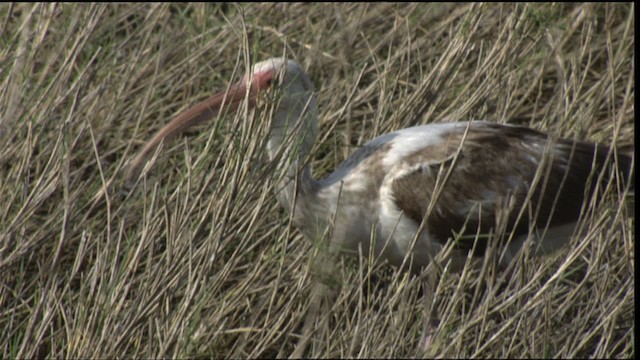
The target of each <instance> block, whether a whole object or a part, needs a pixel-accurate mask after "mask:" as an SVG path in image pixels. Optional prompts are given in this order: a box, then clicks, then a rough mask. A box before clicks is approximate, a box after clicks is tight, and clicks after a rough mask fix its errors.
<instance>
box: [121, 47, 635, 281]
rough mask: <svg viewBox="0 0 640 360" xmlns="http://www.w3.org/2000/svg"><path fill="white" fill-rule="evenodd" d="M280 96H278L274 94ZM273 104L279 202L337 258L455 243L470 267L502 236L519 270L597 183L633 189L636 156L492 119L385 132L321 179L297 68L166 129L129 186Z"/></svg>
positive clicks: (279, 66) (561, 233)
mask: <svg viewBox="0 0 640 360" xmlns="http://www.w3.org/2000/svg"><path fill="white" fill-rule="evenodd" d="M265 94H277V96H264V95H265ZM245 100H246V102H247V106H249V107H250V108H256V107H259V106H260V104H261V103H263V102H271V105H272V106H273V113H272V117H271V118H272V120H271V129H270V134H269V139H268V142H267V156H268V157H269V159H270V160H273V161H277V162H278V164H279V167H278V169H280V170H281V171H283V172H284V176H282V177H281V180H280V183H279V184H278V185H279V186H278V187H277V189H278V191H277V193H276V198H277V200H278V202H279V203H280V205H281V206H282V208H284V209H285V210H286V211H287V212H288V213H289V214H290V215H291V218H292V220H293V224H294V225H295V226H296V227H297V228H298V229H299V230H300V231H301V232H302V234H303V235H304V236H305V237H306V238H308V239H317V238H320V237H322V234H324V232H325V229H326V228H327V227H328V226H331V227H332V230H333V231H332V235H331V238H330V240H329V243H330V246H329V247H330V248H331V249H333V251H335V252H338V253H343V254H349V253H351V254H357V253H363V254H369V253H373V254H374V255H375V256H376V257H377V258H379V259H382V260H384V261H387V262H389V263H390V264H392V265H395V266H402V267H406V268H408V269H410V270H411V271H419V270H420V269H423V268H425V267H426V266H428V265H429V264H430V263H431V262H432V261H433V259H434V258H435V257H436V256H437V255H438V253H439V252H441V251H442V250H443V248H445V247H446V246H447V244H449V243H451V242H454V243H453V247H452V248H453V250H452V252H451V254H452V255H451V256H450V257H449V258H448V259H449V261H451V262H452V263H453V264H454V265H453V266H454V267H457V268H459V267H461V266H462V265H463V264H464V259H466V258H467V255H468V254H469V253H470V252H471V253H472V255H473V256H476V255H482V254H483V252H484V251H485V249H487V247H488V246H489V245H490V244H491V241H498V240H492V239H495V238H497V236H489V235H490V234H494V235H495V234H497V233H499V232H500V231H499V230H500V229H501V230H502V231H501V233H503V234H508V235H509V236H508V239H507V240H503V241H502V242H501V243H500V245H501V247H502V250H503V252H502V257H501V259H502V260H501V263H505V264H508V263H509V262H510V261H511V260H512V259H513V258H514V257H515V256H516V255H517V254H518V252H519V251H521V249H522V248H523V247H524V246H525V242H526V241H527V239H531V242H530V244H532V246H533V253H534V254H546V253H550V252H553V251H555V250H556V249H559V248H560V247H562V246H563V245H564V244H565V243H567V242H568V241H569V239H570V238H571V235H572V234H574V233H575V231H576V224H577V221H578V219H579V217H580V214H581V209H582V207H583V205H584V204H585V203H586V202H587V201H589V200H590V199H591V197H592V195H593V194H594V193H595V192H596V189H597V183H598V181H597V177H598V175H599V174H600V173H602V172H604V171H610V170H614V171H617V172H618V173H619V175H620V177H621V178H622V179H623V180H626V181H627V183H628V184H630V186H629V187H630V188H632V187H633V183H634V182H633V167H632V164H633V160H632V156H630V155H629V154H625V153H622V152H615V151H613V150H615V149H614V148H612V147H610V146H608V145H604V144H596V143H591V142H584V141H578V140H569V139H562V138H556V137H552V136H550V135H548V134H545V133H543V132H540V131H537V130H534V129H531V128H527V127H522V126H516V125H506V124H497V123H492V122H487V121H466V122H464V121H463V122H451V123H432V124H427V125H419V126H414V127H409V128H405V129H401V130H398V131H394V132H391V133H387V134H384V135H381V136H379V137H377V138H375V139H373V140H370V141H369V142H368V143H366V144H364V145H363V146H362V147H360V148H359V149H357V150H356V151H355V152H354V153H353V154H352V155H351V156H350V157H349V158H347V159H346V160H345V161H344V162H343V163H342V164H341V165H340V166H339V167H338V168H337V169H336V171H335V172H333V173H332V174H330V175H328V176H327V177H325V178H324V179H319V180H317V179H314V178H313V177H312V175H311V174H312V173H311V168H310V165H309V162H308V161H305V159H306V157H307V156H309V155H310V154H309V153H310V151H311V149H312V145H313V144H314V141H315V139H316V135H317V133H318V125H317V123H318V121H317V118H318V102H317V99H316V93H315V87H314V85H313V82H312V81H311V79H310V78H309V76H308V75H307V74H306V72H305V71H304V69H303V68H302V67H301V66H300V64H298V63H297V62H296V61H294V60H290V59H284V58H271V59H268V60H265V61H262V62H258V63H256V64H255V65H254V66H253V67H252V71H251V72H250V73H248V74H245V75H244V76H242V78H241V79H240V80H239V81H238V82H237V83H235V84H233V85H231V86H230V87H229V88H228V89H227V91H223V92H220V93H217V94H215V95H213V96H211V97H209V98H207V99H205V100H203V101H201V102H199V103H197V104H196V105H194V106H192V107H191V108H190V109H188V110H186V111H184V112H183V113H181V114H179V115H178V116H177V117H175V118H174V119H173V120H172V121H170V122H169V123H168V124H167V125H166V126H164V127H163V128H162V129H160V130H159V131H158V132H157V133H156V134H155V135H154V136H153V137H152V138H151V139H150V140H149V141H148V142H147V143H146V144H145V145H144V147H143V148H142V149H141V150H140V151H139V153H138V154H137V156H136V157H135V158H134V159H133V160H132V161H131V163H130V166H129V168H128V170H127V174H126V179H127V183H128V184H129V186H132V184H133V183H135V181H136V180H137V179H138V178H139V176H140V174H141V171H142V169H143V167H144V165H145V163H146V162H147V160H148V158H149V157H150V156H151V154H152V153H153V152H154V150H155V149H156V147H157V146H158V145H159V144H160V143H162V142H165V141H168V139H170V138H171V137H174V136H175V135H176V134H179V133H181V132H182V131H184V130H186V129H188V128H190V127H191V126H193V125H195V124H197V123H202V122H204V121H207V120H211V119H212V118H215V117H216V116H217V115H218V114H220V113H221V112H222V111H223V109H224V110H225V111H237V110H238V109H239V108H240V106H241V104H242V103H243V102H244V101H245Z"/></svg>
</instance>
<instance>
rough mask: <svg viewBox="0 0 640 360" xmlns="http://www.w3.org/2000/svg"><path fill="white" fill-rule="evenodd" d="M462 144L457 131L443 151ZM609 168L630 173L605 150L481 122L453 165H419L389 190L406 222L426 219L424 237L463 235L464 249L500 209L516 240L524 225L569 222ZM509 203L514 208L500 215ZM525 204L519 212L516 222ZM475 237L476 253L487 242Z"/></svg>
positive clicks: (623, 158)
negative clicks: (437, 189)
mask: <svg viewBox="0 0 640 360" xmlns="http://www.w3.org/2000/svg"><path fill="white" fill-rule="evenodd" d="M462 139H463V131H460V132H454V133H451V134H450V138H449V139H448V140H449V141H447V142H446V143H447V144H448V148H447V150H446V151H448V152H450V153H452V154H453V153H455V152H456V151H457V149H458V146H459V144H460V143H461V142H462ZM429 151H430V149H429V148H425V149H422V150H420V153H422V154H423V156H424V157H425V158H427V157H429ZM431 151H434V149H431ZM439 151H442V149H439ZM419 157H420V154H414V155H412V156H411V158H413V161H419ZM443 158H444V157H443ZM614 163H615V164H616V165H617V168H618V170H620V171H621V172H622V173H623V176H624V177H625V179H626V178H627V177H628V176H629V174H630V173H632V168H631V164H632V161H631V158H630V157H629V156H627V155H625V154H621V153H618V154H617V162H614V159H613V157H612V154H609V148H608V147H607V146H603V145H596V144H591V143H585V142H578V141H571V140H565V139H558V140H553V139H550V138H549V137H548V136H547V135H545V134H543V133H540V132H538V131H535V130H532V129H527V128H520V127H507V126H501V125H497V124H483V126H482V127H472V128H471V129H470V130H469V133H468V134H467V136H466V138H464V142H462V145H461V151H460V152H459V154H458V157H457V158H456V159H455V160H451V159H450V160H449V161H446V162H443V163H438V164H429V162H427V161H425V162H424V164H425V165H424V166H423V167H418V168H416V170H415V171H414V172H412V173H410V174H407V175H405V176H402V177H400V178H398V179H396V180H395V181H394V182H393V192H394V195H395V199H396V204H397V206H398V207H399V208H400V209H401V210H402V211H403V212H404V214H405V215H406V216H408V217H409V218H411V219H412V220H414V221H416V222H417V223H421V222H422V220H423V219H425V220H426V221H427V224H426V225H427V227H428V229H429V233H430V235H431V236H433V237H435V238H436V239H438V240H439V241H443V242H444V241H446V240H447V239H448V238H451V237H453V234H454V233H457V234H459V233H460V232H461V231H462V230H463V229H464V234H466V235H471V236H468V237H463V238H462V240H461V241H460V242H459V244H458V245H459V247H461V248H466V249H470V248H472V246H473V240H475V238H476V237H475V236H474V235H475V234H477V233H480V234H489V233H490V232H492V231H495V228H496V214H497V213H498V212H499V211H505V210H507V211H508V215H507V220H506V224H505V225H506V229H505V230H506V231H508V233H510V232H515V235H521V234H526V233H527V232H528V231H529V228H530V226H531V225H534V226H539V227H544V226H546V225H547V224H548V225H549V226H555V225H562V224H565V223H569V222H573V221H576V220H577V219H578V217H579V215H580V211H581V208H582V204H583V202H584V200H585V197H589V196H591V194H592V193H593V191H594V189H595V187H596V185H597V184H596V180H597V178H598V175H599V173H600V172H601V171H602V170H603V168H604V167H605V166H606V167H607V168H613V166H614ZM451 166H453V169H451V172H450V174H449V177H448V178H447V180H446V183H445V184H444V186H443V187H442V188H441V189H442V190H441V191H440V193H439V194H435V193H434V189H435V187H436V181H438V180H437V176H436V175H435V174H438V172H440V174H441V176H442V175H443V174H446V173H447V171H448V170H449V168H450V167H451ZM605 171H608V169H606V170H605ZM537 172H539V173H538V175H537V176H536V173H537ZM631 176H632V177H633V174H631ZM631 181H633V179H631ZM532 184H534V185H533V186H532ZM530 189H531V194H529V192H530ZM436 195H437V196H438V197H437V200H436V202H435V206H434V208H433V210H432V211H431V213H430V214H427V211H428V209H427V207H428V202H429V199H431V198H432V197H433V196H436ZM510 201H511V204H512V205H513V206H512V207H511V208H510V209H506V208H505V206H506V204H508V203H509V202H510ZM525 203H526V208H525V212H524V213H523V214H522V216H521V217H520V218H519V219H518V213H519V211H520V209H521V208H522V207H523V205H525ZM509 210H510V211H509ZM508 233H507V234H508ZM465 238H466V239H473V240H467V241H465V240H464V239H465ZM478 239H479V240H481V241H483V243H481V244H477V247H476V248H477V250H480V251H482V250H483V249H484V248H485V246H486V241H484V240H486V239H487V237H478Z"/></svg>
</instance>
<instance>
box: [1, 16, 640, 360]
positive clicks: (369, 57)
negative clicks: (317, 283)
mask: <svg viewBox="0 0 640 360" xmlns="http://www.w3.org/2000/svg"><path fill="white" fill-rule="evenodd" d="M634 23H635V18H634V6H633V5H630V4H608V5H602V4H587V5H568V4H567V5H564V4H562V5H561V4H555V5H549V4H547V5H542V4H541V5H537V4H536V5H524V4H518V5H513V4H504V5H493V4H492V5H477V4H474V5H457V4H456V5H441V4H438V5H429V4H402V5H396V4H357V5H352V4H337V5H331V4H317V5H307V4H278V5H273V4H251V5H242V6H236V5H227V4H224V5H202V4H193V5H186V4H160V5H158V4H144V5H141V4H138V5H136V4H134V5H125V4H117V5H112V4H96V5H74V4H65V5H54V4H13V5H11V4H3V5H0V34H1V35H0V39H1V41H2V46H0V116H1V118H0V139H1V140H2V144H3V146H2V147H1V148H0V198H1V199H2V201H1V202H0V276H1V278H0V279H1V280H0V285H1V286H0V333H2V334H3V335H2V337H1V338H0V346H1V349H0V354H1V357H3V358H26V357H45V356H46V357H58V358H113V357H143V358H149V357H271V356H288V355H289V354H290V353H291V352H292V350H293V347H294V345H295V343H296V342H297V340H298V337H299V333H300V327H301V322H302V318H303V317H304V314H305V309H306V306H307V305H308V296H309V291H310V290H309V289H310V284H311V278H310V275H309V268H310V266H309V264H310V255H309V254H310V253H311V252H312V250H313V249H312V245H311V244H309V243H307V242H306V241H304V239H303V238H302V237H301V235H300V234H299V233H298V232H297V231H296V230H295V229H293V228H292V227H291V226H290V225H289V224H288V218H287V216H286V215H285V214H283V212H282V211H281V210H280V209H279V207H278V206H277V204H276V201H275V199H274V196H273V187H274V184H275V181H274V179H273V177H272V176H271V175H270V173H271V171H270V170H271V167H270V164H268V163H267V162H266V161H265V159H264V157H263V154H262V150H261V149H262V147H263V146H264V139H263V136H262V135H261V134H263V133H264V126H261V125H260V124H255V123H254V122H251V121H248V120H250V119H249V118H247V117H246V116H245V115H243V114H240V115H238V116H236V117H235V118H233V119H231V118H228V119H226V121H224V122H223V121H218V122H216V123H212V124H208V125H207V126H205V127H202V128H201V129H203V130H204V131H201V132H199V135H198V136H191V137H189V138H182V139H181V140H180V141H174V142H172V143H170V144H168V145H167V148H165V151H164V153H167V154H169V155H164V156H161V157H160V159H159V161H156V163H155V165H154V167H153V169H152V170H151V171H150V172H149V173H148V175H147V177H146V180H144V181H143V183H141V184H139V186H138V187H137V189H136V190H135V191H133V192H131V193H129V192H127V191H124V190H123V189H122V183H123V177H122V174H123V169H124V166H125V165H126V164H127V162H128V161H129V160H130V159H131V158H132V157H133V154H134V153H135V151H137V150H138V149H139V147H140V145H141V143H142V141H143V140H146V139H148V138H149V137H150V135H152V133H153V132H154V131H156V130H157V129H158V128H160V127H161V126H162V125H163V124H165V123H166V122H167V121H168V120H169V119H170V118H171V117H172V116H173V115H174V114H176V113H177V112H179V111H180V110H184V109H185V108H186V107H188V106H189V105H191V104H193V103H195V102H196V101H197V100H199V99H202V98H204V97H205V96H207V95H208V94H210V93H211V92H212V91H214V90H220V89H223V88H224V87H225V86H226V84H228V82H229V81H231V80H233V79H237V78H238V75H237V72H243V71H245V69H246V68H247V66H248V64H249V63H250V62H254V61H257V60H261V59H265V58H268V57H271V56H279V55H282V54H283V53H285V52H286V54H287V56H288V57H291V58H295V59H297V60H298V61H299V62H300V63H301V64H303V66H304V67H305V68H306V69H308V71H309V73H310V75H311V77H312V79H313V80H314V82H315V84H316V87H317V89H318V98H319V106H320V122H321V136H320V139H319V141H318V146H317V148H316V150H315V152H314V154H315V156H314V166H315V175H316V176H323V175H325V174H327V173H329V172H330V171H331V169H333V168H335V167H336V165H337V164H338V163H339V162H340V161H342V160H344V159H345V157H346V156H347V155H348V154H350V153H351V152H353V150H354V148H356V147H357V146H358V145H360V144H363V143H364V142H366V141H367V140H368V139H371V138H373V137H375V136H376V135H379V134H382V133H384V132H387V131H390V130H394V129H399V128H403V127H407V126H411V125H416V124H423V123H431V122H441V121H452V120H470V119H486V120H490V121H494V122H499V123H511V124H524V125H528V126H531V127H533V128H536V129H541V130H545V131H549V132H552V133H554V134H557V135H559V136H564V137H569V138H573V137H576V138H580V139H587V140H591V141H601V142H606V143H615V144H616V145H618V146H620V147H629V146H632V145H633V133H634V131H635V126H634V118H635V112H634V100H635V93H634V88H635V83H634V78H635V70H634V61H633V59H634V43H635V33H634V25H635V24H634ZM234 69H235V71H236V75H235V78H234V77H233V76H234V75H232V74H234ZM625 214H626V212H625V209H624V206H622V201H620V199H619V198H616V197H615V196H612V197H607V198H604V199H601V200H600V201H599V202H594V203H593V204H591V206H590V207H589V209H588V212H587V214H586V215H585V217H584V219H583V220H584V224H585V227H586V229H587V231H586V234H587V235H586V236H584V237H583V238H579V239H575V241H574V242H573V243H572V244H571V246H570V247H568V248H567V249H565V250H563V251H561V252H560V253H558V254H557V255H555V256H552V257H549V258H533V259H529V258H524V259H522V260H521V261H519V262H518V263H517V264H515V267H514V270H513V276H511V277H510V278H509V279H507V281H506V282H505V283H500V284H501V285H498V284H499V283H498V282H497V281H496V274H494V273H492V272H491V271H489V272H479V271H477V270H472V269H467V270H465V271H464V272H462V273H459V274H456V273H449V272H447V271H445V272H444V274H443V276H442V281H441V282H440V284H439V287H438V292H437V295H436V299H437V306H438V312H439V314H440V316H441V326H440V327H439V330H438V332H437V334H436V336H435V338H434V341H433V345H432V346H431V347H430V349H429V350H428V353H427V354H424V353H422V352H421V350H420V348H421V346H420V345H421V341H422V338H421V336H422V335H421V334H422V330H423V327H424V320H425V318H426V316H427V314H426V312H425V306H424V304H423V303H424V296H423V288H424V284H425V283H424V281H423V279H421V278H420V277H412V276H410V275H409V274H406V273H401V272H397V271H395V270H394V269H391V268H387V267H382V268H378V267H375V268H372V267H371V266H370V265H368V263H367V260H366V258H361V259H360V260H358V259H350V260H347V261H346V263H345V264H344V266H343V267H342V270H341V273H342V280H341V283H342V286H341V287H340V288H339V292H338V296H337V302H336V303H335V305H334V306H333V309H332V311H331V313H330V314H328V315H327V318H325V319H324V320H325V321H328V325H329V326H327V327H326V331H324V332H321V333H316V334H315V336H314V338H313V340H312V342H311V343H310V347H309V351H308V353H307V355H308V356H316V357H325V356H326V357H336V356H341V357H416V356H418V357H420V356H425V355H427V356H442V357H468V356H473V357H620V358H623V357H624V358H628V357H634V356H635V345H634V333H635V325H634V316H635V309H634V296H635V295H634V281H635V276H634V268H635V258H634V248H635V231H634V226H633V225H634V218H633V217H629V216H625Z"/></svg>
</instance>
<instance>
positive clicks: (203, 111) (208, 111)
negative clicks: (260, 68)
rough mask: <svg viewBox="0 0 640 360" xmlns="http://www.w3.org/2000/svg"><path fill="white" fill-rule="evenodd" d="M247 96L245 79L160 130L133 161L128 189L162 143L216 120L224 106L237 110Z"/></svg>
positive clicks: (253, 100) (251, 98) (127, 183)
mask: <svg viewBox="0 0 640 360" xmlns="http://www.w3.org/2000/svg"><path fill="white" fill-rule="evenodd" d="M246 95H247V85H246V82H245V81H244V79H243V80H240V82H238V83H236V84H234V85H232V86H231V87H229V90H228V91H227V92H221V93H218V94H215V95H213V96H211V97H209V98H207V99H205V100H203V101H201V102H199V103H197V104H196V105H194V106H192V107H191V108H190V109H188V110H186V111H185V112H183V113H180V114H179V115H178V116H176V117H175V118H174V119H173V120H171V122H169V123H168V124H167V125H166V126H165V127H163V128H162V129H160V130H159V131H158V132H157V133H156V134H155V135H154V136H153V138H151V140H149V141H148V142H147V143H146V144H145V146H144V148H142V150H140V152H139V153H138V155H137V156H136V157H135V158H134V159H133V161H131V163H130V164H129V168H128V169H127V174H126V185H127V187H129V188H131V187H132V186H133V185H134V184H135V182H136V181H137V180H138V177H139V176H140V173H141V172H142V169H143V168H144V165H145V163H146V162H147V160H148V158H149V156H151V154H152V153H153V151H154V149H155V148H156V146H158V145H159V144H160V143H161V142H162V141H165V140H167V139H170V138H171V137H173V136H174V135H177V134H179V133H181V132H182V131H184V130H186V129H188V128H190V127H192V126H194V125H196V124H199V123H202V122H204V121H207V120H210V119H212V118H214V117H215V116H216V115H218V113H219V112H220V109H222V107H223V106H226V108H227V109H228V110H229V111H235V110H237V109H238V107H239V106H240V103H241V102H242V100H243V99H244V98H245V96H246ZM249 96H250V97H249V105H250V106H251V105H255V99H254V98H253V97H252V96H251V93H250V94H249Z"/></svg>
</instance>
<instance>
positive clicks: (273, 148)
mask: <svg viewBox="0 0 640 360" xmlns="http://www.w3.org/2000/svg"><path fill="white" fill-rule="evenodd" d="M291 115H292V114H291V112H288V113H286V114H285V113H283V114H280V113H279V112H277V113H276V114H275V116H274V118H273V126H272V129H271V134H270V137H269V142H268V149H267V150H268V155H269V159H270V160H271V161H275V162H276V163H277V164H278V165H277V171H276V174H277V175H276V176H278V179H279V180H278V184H277V188H276V198H277V199H278V202H279V203H280V205H281V206H282V207H283V208H284V209H285V210H286V211H287V212H288V213H289V214H291V215H292V216H293V218H294V220H296V219H297V218H299V217H301V216H303V215H302V214H301V211H302V210H303V209H304V208H307V207H308V206H307V205H309V204H307V203H308V202H309V201H310V199H311V198H312V197H313V195H314V194H316V193H317V190H318V182H317V181H316V180H315V179H314V178H313V177H312V176H311V167H310V165H309V159H308V155H309V153H310V151H311V147H312V146H313V143H314V141H315V137H316V124H315V117H314V116H315V114H314V113H311V114H309V115H306V118H302V117H298V119H297V120H298V121H294V122H292V121H287V119H291Z"/></svg>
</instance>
